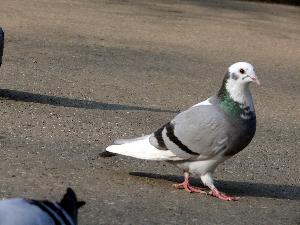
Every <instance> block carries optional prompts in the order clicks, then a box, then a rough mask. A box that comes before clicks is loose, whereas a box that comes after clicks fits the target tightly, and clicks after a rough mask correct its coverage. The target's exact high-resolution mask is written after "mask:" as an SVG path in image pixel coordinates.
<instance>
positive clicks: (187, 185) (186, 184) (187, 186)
mask: <svg viewBox="0 0 300 225" xmlns="http://www.w3.org/2000/svg"><path fill="white" fill-rule="evenodd" d="M174 186H175V187H176V188H178V189H184V190H185V191H187V192H189V193H193V192H196V193H202V194H207V193H206V192H205V191H203V190H202V189H201V188H198V187H193V186H191V185H190V183H189V173H188V172H184V181H183V182H182V183H180V184H174Z"/></svg>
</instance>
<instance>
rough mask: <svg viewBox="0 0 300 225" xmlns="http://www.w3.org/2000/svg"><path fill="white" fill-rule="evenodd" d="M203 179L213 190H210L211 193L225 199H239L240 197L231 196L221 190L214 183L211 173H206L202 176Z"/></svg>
mask: <svg viewBox="0 0 300 225" xmlns="http://www.w3.org/2000/svg"><path fill="white" fill-rule="evenodd" d="M201 180H202V182H203V183H204V184H205V185H206V186H208V187H209V189H210V190H211V191H210V192H208V194H209V195H211V196H214V197H216V198H218V199H220V200H223V201H237V200H238V199H239V198H238V197H233V196H229V195H226V194H224V193H222V192H220V191H219V190H218V189H217V188H216V187H215V185H214V183H213V178H212V174H211V173H206V174H205V175H203V176H201Z"/></svg>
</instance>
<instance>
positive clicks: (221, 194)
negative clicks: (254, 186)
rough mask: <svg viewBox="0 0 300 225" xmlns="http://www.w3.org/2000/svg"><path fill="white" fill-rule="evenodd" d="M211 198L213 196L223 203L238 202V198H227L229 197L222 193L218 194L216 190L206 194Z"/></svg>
mask: <svg viewBox="0 0 300 225" xmlns="http://www.w3.org/2000/svg"><path fill="white" fill-rule="evenodd" d="M208 194H209V195H211V196H214V197H216V198H218V199H220V200H223V201H237V200H239V197H233V196H229V195H225V194H224V193H222V192H220V191H219V190H218V189H216V188H215V189H213V190H212V191H210V192H209V193H208Z"/></svg>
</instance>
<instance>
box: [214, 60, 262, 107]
mask: <svg viewBox="0 0 300 225" xmlns="http://www.w3.org/2000/svg"><path fill="white" fill-rule="evenodd" d="M252 82H253V83H256V84H258V85H260V82H259V80H258V78H257V76H256V74H255V70H254V67H253V66H252V65H251V64H250V63H247V62H237V63H234V64H232V65H231V66H230V67H229V68H228V71H227V73H226V75H225V78H224V80H223V85H222V87H221V89H220V90H219V93H218V97H219V98H221V99H222V98H223V97H225V96H226V93H229V95H230V97H231V99H233V100H234V101H235V102H238V103H240V104H244V105H246V106H250V108H251V110H254V107H253V103H252V96H251V93H250V90H249V84H250V83H252Z"/></svg>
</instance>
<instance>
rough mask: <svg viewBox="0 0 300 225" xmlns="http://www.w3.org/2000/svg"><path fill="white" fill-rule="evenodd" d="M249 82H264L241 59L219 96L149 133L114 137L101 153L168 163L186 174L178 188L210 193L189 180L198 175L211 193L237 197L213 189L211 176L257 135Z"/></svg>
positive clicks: (229, 72) (250, 66)
mask: <svg viewBox="0 0 300 225" xmlns="http://www.w3.org/2000/svg"><path fill="white" fill-rule="evenodd" d="M251 82H253V83H256V84H258V85H260V82H259V80H258V79H257V76H256V74H255V70H254V67H253V66H252V65H251V64H249V63H247V62H237V63H235V64H233V65H231V66H230V67H229V68H228V70H227V72H226V74H225V77H224V80H223V83H222V86H221V88H220V90H219V91H218V93H217V94H216V95H214V96H212V97H210V98H208V99H207V100H205V101H203V102H200V103H198V104H196V105H194V106H192V107H190V108H189V109H187V110H186V111H183V112H181V113H179V114H178V115H177V116H175V118H174V119H172V120H171V121H170V122H168V123H166V124H165V125H163V126H162V127H161V128H159V129H158V130H156V131H155V132H154V133H152V134H150V135H146V136H143V137H139V138H135V139H119V140H116V141H115V142H114V144H113V145H111V146H108V147H107V148H106V151H105V152H104V153H102V154H100V156H103V157H108V156H113V155H114V154H116V153H117V154H121V155H126V156H131V157H135V158H139V159H146V160H159V161H167V162H170V163H172V164H174V165H176V166H178V167H179V168H180V169H182V170H183V172H184V182H183V183H181V184H177V185H175V187H177V188H180V189H185V190H186V191H188V192H199V193H206V192H205V191H204V190H202V189H200V188H196V187H192V186H191V185H190V184H189V176H190V174H192V175H196V176H199V177H200V178H201V180H202V182H203V184H204V185H205V186H207V187H208V188H209V189H210V191H209V192H208V194H210V195H212V196H215V197H217V198H219V199H221V200H225V201H232V200H237V198H235V197H231V196H228V195H226V194H224V193H222V192H220V191H219V190H218V189H217V188H216V187H215V185H214V182H213V178H212V174H213V172H214V171H215V169H216V167H217V166H218V164H220V163H222V162H223V161H225V160H226V159H228V158H230V157H231V156H233V155H235V154H236V153H238V152H239V151H241V150H243V149H244V148H245V147H246V146H247V145H248V144H249V143H250V141H251V140H252V138H253V136H254V134H255V130H256V115H255V110H254V105H253V101H252V96H251V93H250V89H249V84H250V83H251ZM108 152H109V153H108ZM110 153H112V154H110Z"/></svg>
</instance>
